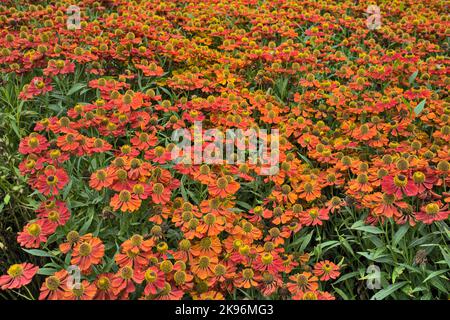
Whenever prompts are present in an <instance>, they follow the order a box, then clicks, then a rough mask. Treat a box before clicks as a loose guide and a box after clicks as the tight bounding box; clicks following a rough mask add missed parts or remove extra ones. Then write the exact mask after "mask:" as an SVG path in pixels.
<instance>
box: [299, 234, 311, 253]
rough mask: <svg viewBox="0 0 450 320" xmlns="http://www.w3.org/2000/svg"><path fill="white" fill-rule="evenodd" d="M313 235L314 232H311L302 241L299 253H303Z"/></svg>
mask: <svg viewBox="0 0 450 320" xmlns="http://www.w3.org/2000/svg"><path fill="white" fill-rule="evenodd" d="M313 234H314V230H313V231H311V232H310V233H309V234H308V235H307V236H306V237H305V239H304V240H303V241H302V245H301V246H300V252H303V251H304V250H305V248H306V247H307V246H308V244H309V242H310V241H311V238H312V236H313Z"/></svg>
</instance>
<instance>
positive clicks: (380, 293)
mask: <svg viewBox="0 0 450 320" xmlns="http://www.w3.org/2000/svg"><path fill="white" fill-rule="evenodd" d="M407 283H408V281H402V282H399V283H396V284H391V285H390V286H388V287H387V288H385V289H383V290H380V291H378V292H377V293H375V294H374V295H373V296H372V298H370V300H383V299H384V298H386V297H389V296H390V295H391V294H393V293H394V292H395V291H397V290H398V289H400V288H402V287H404V286H405V285H406V284H407Z"/></svg>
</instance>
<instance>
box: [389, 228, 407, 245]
mask: <svg viewBox="0 0 450 320" xmlns="http://www.w3.org/2000/svg"><path fill="white" fill-rule="evenodd" d="M408 229H409V225H407V224H404V225H403V226H401V227H400V228H399V229H398V230H397V232H396V233H395V234H394V238H393V241H392V244H393V245H394V247H395V246H396V245H397V244H398V243H399V242H400V240H402V239H403V237H404V236H405V234H406V232H408Z"/></svg>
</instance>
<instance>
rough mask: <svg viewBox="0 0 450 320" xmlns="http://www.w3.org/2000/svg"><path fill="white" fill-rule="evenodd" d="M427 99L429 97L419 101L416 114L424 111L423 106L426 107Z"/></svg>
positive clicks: (415, 109)
mask: <svg viewBox="0 0 450 320" xmlns="http://www.w3.org/2000/svg"><path fill="white" fill-rule="evenodd" d="M426 101H427V99H423V100H422V101H420V102H419V104H418V105H417V106H416V107H415V108H414V112H415V114H416V115H419V114H420V113H421V112H422V111H423V108H424V107H425V102H426Z"/></svg>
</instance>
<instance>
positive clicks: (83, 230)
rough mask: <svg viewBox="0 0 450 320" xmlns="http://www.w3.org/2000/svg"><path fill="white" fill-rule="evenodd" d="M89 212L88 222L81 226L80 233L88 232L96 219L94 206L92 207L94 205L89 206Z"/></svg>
mask: <svg viewBox="0 0 450 320" xmlns="http://www.w3.org/2000/svg"><path fill="white" fill-rule="evenodd" d="M87 212H88V218H87V220H86V222H85V223H84V224H83V226H82V227H81V229H80V234H84V233H86V231H87V230H88V229H89V227H90V226H91V223H92V220H93V219H94V208H92V207H91V208H89V209H88V211H87Z"/></svg>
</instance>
